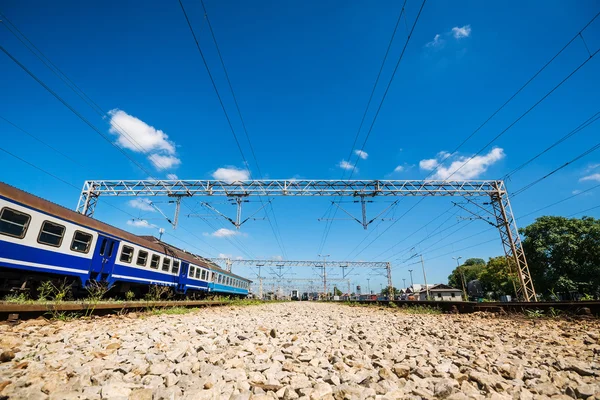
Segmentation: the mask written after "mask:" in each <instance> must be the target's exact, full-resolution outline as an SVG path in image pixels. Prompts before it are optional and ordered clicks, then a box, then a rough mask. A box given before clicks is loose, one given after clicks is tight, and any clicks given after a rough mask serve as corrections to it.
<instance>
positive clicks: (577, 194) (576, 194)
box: [517, 184, 600, 219]
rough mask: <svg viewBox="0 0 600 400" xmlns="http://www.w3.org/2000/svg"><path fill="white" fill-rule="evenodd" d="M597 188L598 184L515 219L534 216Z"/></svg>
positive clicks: (599, 185)
mask: <svg viewBox="0 0 600 400" xmlns="http://www.w3.org/2000/svg"><path fill="white" fill-rule="evenodd" d="M599 187H600V184H598V185H595V186H592V187H591V188H588V189H586V190H583V191H581V192H577V193H575V194H573V195H571V196H568V197H565V198H564V199H561V200H558V201H555V202H554V203H552V204H549V205H547V206H544V207H542V208H538V209H537V210H533V211H532V212H530V213H527V214H525V215H521V216H519V217H518V218H517V219H521V218H525V217H528V216H530V215H532V214H535V213H537V212H540V211H543V210H546V209H548V208H550V207H554V206H555V205H557V204H560V203H563V202H565V201H567V200H571V199H572V198H574V197H577V196H581V195H582V194H585V193H588V192H590V191H592V190H594V189H597V188H599Z"/></svg>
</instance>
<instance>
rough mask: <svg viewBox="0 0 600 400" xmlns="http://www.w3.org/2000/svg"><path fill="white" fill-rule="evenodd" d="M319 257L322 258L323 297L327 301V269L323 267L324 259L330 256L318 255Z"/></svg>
mask: <svg viewBox="0 0 600 400" xmlns="http://www.w3.org/2000/svg"><path fill="white" fill-rule="evenodd" d="M318 256H319V257H323V296H325V299H327V269H326V267H325V259H326V258H327V257H329V256H330V254H325V255H321V254H319V255H318Z"/></svg>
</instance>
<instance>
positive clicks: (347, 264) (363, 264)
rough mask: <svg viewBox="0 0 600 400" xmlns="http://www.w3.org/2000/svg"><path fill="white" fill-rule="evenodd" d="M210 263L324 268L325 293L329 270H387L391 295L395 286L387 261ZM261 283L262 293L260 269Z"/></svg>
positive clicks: (217, 259)
mask: <svg viewBox="0 0 600 400" xmlns="http://www.w3.org/2000/svg"><path fill="white" fill-rule="evenodd" d="M210 261H212V262H214V263H216V264H218V265H226V267H227V269H228V270H229V271H231V267H232V266H233V265H238V266H248V267H259V268H261V267H312V268H323V275H322V276H321V277H322V282H323V288H324V292H326V291H327V289H326V287H327V268H333V267H339V268H342V269H345V268H373V269H378V268H381V269H385V272H386V275H387V283H388V288H389V292H388V293H391V290H392V288H393V287H394V285H393V284H392V265H391V263H389V262H385V261H322V260H232V259H230V258H211V259H210ZM258 278H259V283H260V285H261V287H260V292H261V293H262V278H263V277H261V276H260V269H259V276H258ZM279 280H280V281H283V280H286V278H283V277H282V276H279ZM329 280H330V281H332V282H333V281H337V279H331V278H329ZM347 280H348V279H347V274H345V273H344V277H343V278H342V279H340V281H347ZM348 291H350V285H348Z"/></svg>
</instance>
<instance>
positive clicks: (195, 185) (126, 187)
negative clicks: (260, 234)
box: [77, 180, 537, 301]
mask: <svg viewBox="0 0 600 400" xmlns="http://www.w3.org/2000/svg"><path fill="white" fill-rule="evenodd" d="M100 195H103V196H227V197H236V196H349V197H355V198H356V197H360V198H361V202H362V201H363V200H364V197H366V196H370V197H375V196H413V197H415V196H426V197H433V196H462V197H475V196H487V197H489V198H491V200H492V206H493V209H494V215H495V218H496V222H497V223H496V226H497V227H498V230H499V231H500V237H501V239H502V244H503V246H504V251H505V254H506V256H507V258H508V259H509V264H511V261H510V260H512V264H514V266H515V270H516V273H517V275H518V278H519V283H520V286H519V289H518V293H517V296H518V297H519V298H520V299H522V300H524V301H536V300H537V298H536V294H535V288H534V286H533V282H532V280H531V275H530V274H529V267H528V266H527V260H526V259H525V254H524V252H523V248H522V246H521V239H520V237H519V232H518V230H517V227H516V224H515V220H514V216H513V213H512V210H511V208H510V202H509V200H508V193H507V192H506V187H505V186H504V181H501V180H476V181H443V180H249V181H217V180H112V181H111V180H108V181H107V180H98V181H86V182H85V184H84V186H83V190H82V192H81V196H80V199H79V203H78V206H77V211H78V212H80V213H82V214H85V215H88V216H92V215H93V214H94V208H95V206H96V204H97V201H98V197H99V196H100ZM238 199H239V197H238ZM362 208H363V220H362V224H363V226H364V225H365V223H366V224H368V222H367V221H366V217H365V204H364V202H363V204H362ZM240 218H241V207H238V218H237V222H238V224H239V222H240V221H239V220H240ZM323 265H325V264H323Z"/></svg>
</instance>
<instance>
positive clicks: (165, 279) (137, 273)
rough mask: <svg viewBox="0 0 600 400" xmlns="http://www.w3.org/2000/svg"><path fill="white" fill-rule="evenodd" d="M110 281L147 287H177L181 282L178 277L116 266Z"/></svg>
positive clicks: (154, 271)
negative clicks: (133, 283)
mask: <svg viewBox="0 0 600 400" xmlns="http://www.w3.org/2000/svg"><path fill="white" fill-rule="evenodd" d="M109 280H110V281H111V283H112V282H136V283H144V284H147V285H152V284H157V285H169V286H175V285H177V283H178V281H179V277H178V276H173V275H169V274H162V273H160V272H158V271H156V270H148V269H141V268H132V267H127V266H125V265H119V264H115V265H114V267H113V270H112V273H111V276H110V278H109Z"/></svg>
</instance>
